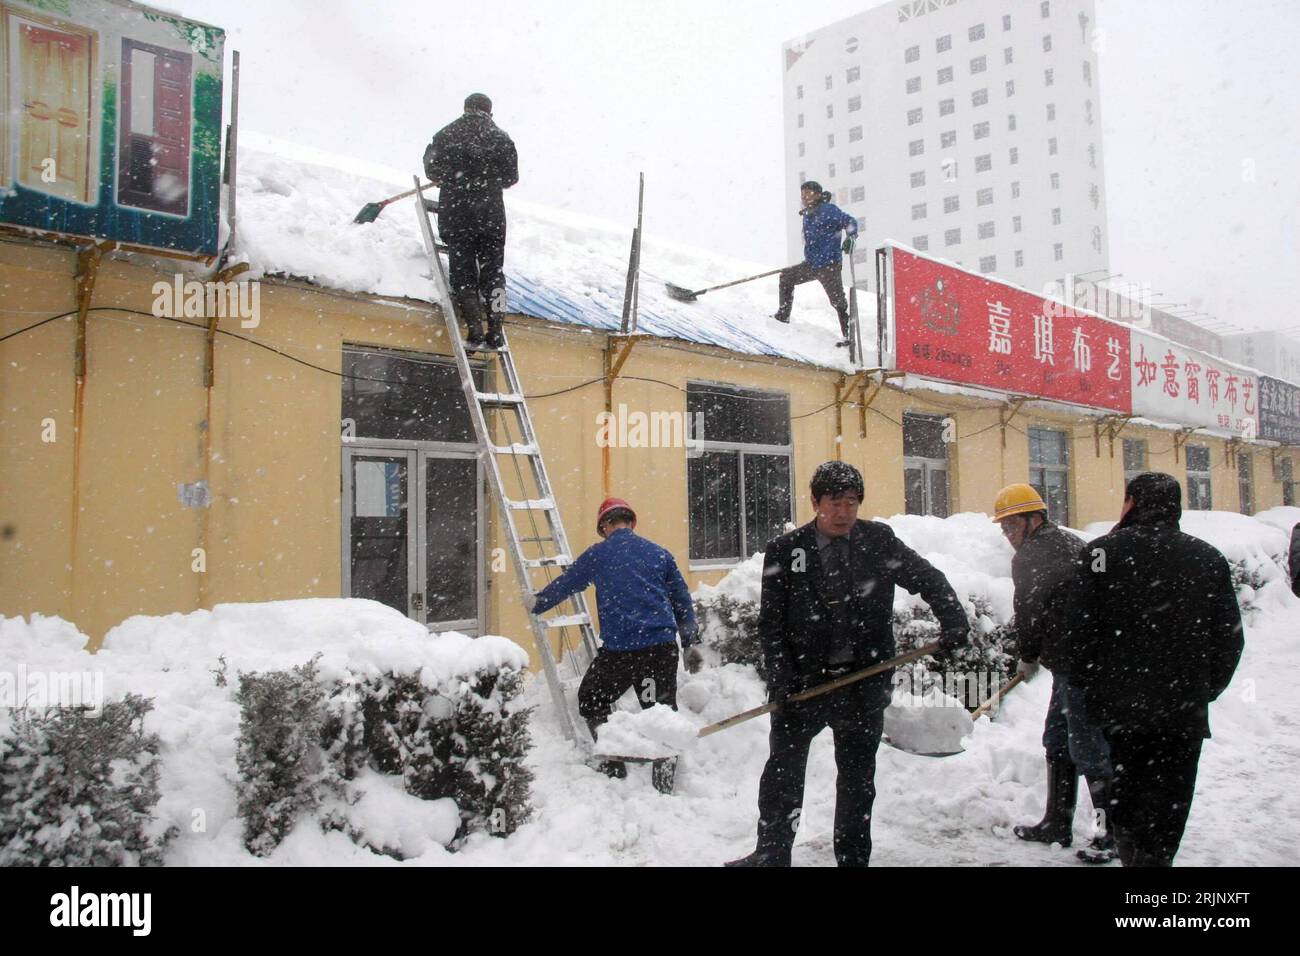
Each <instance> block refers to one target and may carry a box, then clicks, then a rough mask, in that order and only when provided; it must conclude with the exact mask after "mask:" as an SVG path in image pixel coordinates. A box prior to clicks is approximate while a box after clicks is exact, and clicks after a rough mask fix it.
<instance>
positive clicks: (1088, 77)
mask: <svg viewBox="0 0 1300 956" xmlns="http://www.w3.org/2000/svg"><path fill="white" fill-rule="evenodd" d="M1083 82H1085V83H1087V84H1088V85H1089V86H1092V64H1091V63H1089V62H1088V61H1087V60H1084V61H1083Z"/></svg>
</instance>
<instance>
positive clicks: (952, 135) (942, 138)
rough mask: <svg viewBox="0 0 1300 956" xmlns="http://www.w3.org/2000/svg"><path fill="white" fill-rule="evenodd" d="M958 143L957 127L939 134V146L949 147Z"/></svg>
mask: <svg viewBox="0 0 1300 956" xmlns="http://www.w3.org/2000/svg"><path fill="white" fill-rule="evenodd" d="M956 145H957V131H956V130H955V129H950V130H947V131H945V132H943V133H940V134H939V148H940V149H947V148H948V147H949V146H956Z"/></svg>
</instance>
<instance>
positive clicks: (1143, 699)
mask: <svg viewBox="0 0 1300 956" xmlns="http://www.w3.org/2000/svg"><path fill="white" fill-rule="evenodd" d="M1148 479H1149V480H1148ZM1129 489H1130V493H1131V494H1132V497H1133V500H1134V502H1135V504H1134V506H1133V508H1132V510H1131V511H1129V513H1128V514H1127V515H1125V516H1124V518H1123V520H1121V521H1120V523H1119V525H1117V526H1116V528H1115V530H1114V531H1112V532H1111V533H1110V534H1107V535H1103V536H1102V537H1100V538H1097V539H1096V540H1094V541H1093V542H1092V543H1091V544H1088V545H1086V546H1085V547H1084V548H1083V550H1082V551H1081V552H1080V554H1079V557H1078V560H1077V561H1076V564H1075V567H1076V581H1075V586H1074V589H1073V591H1072V592H1071V600H1070V607H1069V615H1070V641H1071V654H1070V684H1071V685H1072V686H1076V687H1081V688H1082V689H1083V690H1084V692H1085V693H1086V695H1087V702H1088V716H1089V718H1090V720H1092V721H1093V722H1095V723H1097V724H1100V725H1101V726H1102V727H1104V728H1106V729H1107V730H1108V731H1110V730H1116V731H1121V732H1124V731H1127V732H1130V733H1131V732H1139V733H1151V732H1161V733H1167V734H1168V733H1172V734H1181V735H1185V736H1188V737H1208V736H1210V723H1209V703H1210V701H1212V700H1214V699H1215V698H1216V697H1218V696H1219V695H1220V694H1221V693H1223V691H1224V689H1225V688H1226V687H1227V686H1228V681H1229V680H1231V678H1232V673H1233V671H1234V670H1236V667H1237V661H1238V659H1239V658H1240V657H1241V650H1242V629H1241V612H1240V610H1239V609H1238V607H1237V595H1236V592H1235V590H1234V589H1233V586H1232V574H1231V571H1230V570H1229V568H1228V562H1227V560H1226V559H1225V558H1224V557H1223V555H1222V554H1220V553H1219V551H1218V550H1217V549H1216V548H1214V547H1213V546H1212V545H1209V544H1207V543H1206V542H1204V541H1202V540H1200V539H1199V538H1194V537H1192V536H1191V535H1188V534H1183V533H1182V532H1181V531H1179V530H1178V521H1179V518H1180V517H1181V515H1182V507H1181V505H1180V503H1179V501H1180V497H1181V490H1180V488H1179V486H1178V482H1177V481H1175V480H1174V479H1173V478H1172V477H1170V476H1169V475H1161V474H1147V475H1139V476H1138V477H1137V478H1135V479H1133V481H1132V482H1131V483H1130V485H1129Z"/></svg>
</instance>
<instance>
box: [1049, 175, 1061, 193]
mask: <svg viewBox="0 0 1300 956" xmlns="http://www.w3.org/2000/svg"><path fill="white" fill-rule="evenodd" d="M1051 181H1052V188H1053V189H1060V188H1061V174H1060V173H1052V177H1051Z"/></svg>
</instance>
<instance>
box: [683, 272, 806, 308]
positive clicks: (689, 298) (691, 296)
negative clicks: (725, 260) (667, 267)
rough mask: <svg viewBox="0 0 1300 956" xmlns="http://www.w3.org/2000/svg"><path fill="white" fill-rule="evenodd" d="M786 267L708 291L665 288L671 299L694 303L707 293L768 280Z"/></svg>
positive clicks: (713, 286)
mask: <svg viewBox="0 0 1300 956" xmlns="http://www.w3.org/2000/svg"><path fill="white" fill-rule="evenodd" d="M784 271H785V267H782V268H780V269H773V270H771V271H770V272H760V273H759V274H758V275H756V276H748V277H746V278H744V279H736V280H735V281H733V282H724V283H722V285H711V286H709V287H708V288H707V289H696V290H694V291H692V290H690V289H683V288H682V287H681V286H679V285H673V284H672V283H671V282H665V283H664V288H665V289H666V290H667V291H668V297H669V298H670V299H676V300H677V301H678V302H694V301H695V300H696V299H698V298H699V297H700V296H702V295H704V293H706V292H716V291H717V290H718V289H726V288H729V287H730V286H733V285H743V284H744V283H746V282H753V281H754V280H755V279H766V278H767V277H768V276H774V275H776V274H777V273H778V272H784Z"/></svg>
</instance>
